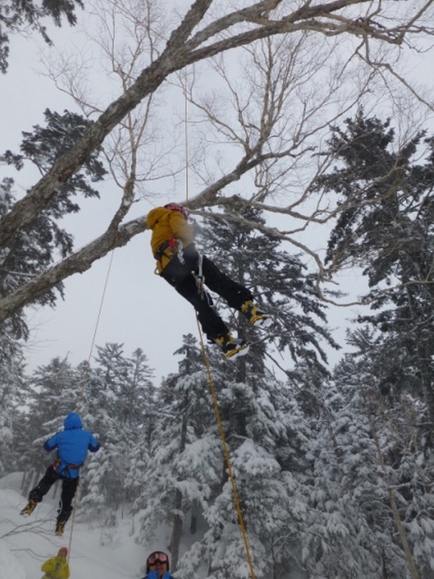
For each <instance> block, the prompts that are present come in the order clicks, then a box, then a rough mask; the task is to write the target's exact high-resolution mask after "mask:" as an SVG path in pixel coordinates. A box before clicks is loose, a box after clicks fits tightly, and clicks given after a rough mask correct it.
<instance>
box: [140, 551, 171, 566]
mask: <svg viewBox="0 0 434 579" xmlns="http://www.w3.org/2000/svg"><path fill="white" fill-rule="evenodd" d="M146 563H147V564H148V565H156V564H157V563H166V565H167V564H168V563H169V557H168V556H167V555H166V553H161V552H158V551H157V552H155V553H151V555H149V557H148V560H147V561H146Z"/></svg>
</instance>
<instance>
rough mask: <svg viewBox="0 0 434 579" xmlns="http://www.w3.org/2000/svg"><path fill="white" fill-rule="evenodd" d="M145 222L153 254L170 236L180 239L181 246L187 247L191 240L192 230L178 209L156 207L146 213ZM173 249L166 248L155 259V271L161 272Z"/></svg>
mask: <svg viewBox="0 0 434 579" xmlns="http://www.w3.org/2000/svg"><path fill="white" fill-rule="evenodd" d="M146 223H147V225H148V227H149V229H151V230H152V237H151V248H152V254H153V255H155V254H156V253H157V251H158V250H159V249H160V247H161V246H162V245H163V243H164V242H166V241H168V240H169V239H170V238H174V239H176V240H181V241H182V246H183V247H187V245H190V243H192V242H193V230H192V228H191V227H190V225H189V224H188V223H187V220H186V219H185V218H184V216H183V215H182V213H181V212H180V211H173V210H172V209H168V208H167V207H156V208H155V209H152V211H150V212H149V213H148V216H147V218H146ZM175 254H176V250H175V251H172V252H171V251H170V249H168V250H167V251H165V252H164V254H163V255H162V256H161V259H160V260H158V261H157V271H158V273H161V272H162V271H163V269H164V268H165V267H166V265H167V264H168V263H169V261H170V260H171V259H172V257H173V256H174V255H175Z"/></svg>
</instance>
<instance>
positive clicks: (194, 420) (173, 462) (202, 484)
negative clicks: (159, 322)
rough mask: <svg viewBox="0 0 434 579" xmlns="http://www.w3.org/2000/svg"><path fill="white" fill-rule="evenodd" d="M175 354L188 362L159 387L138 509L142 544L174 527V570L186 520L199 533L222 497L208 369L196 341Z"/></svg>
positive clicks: (187, 342)
mask: <svg viewBox="0 0 434 579" xmlns="http://www.w3.org/2000/svg"><path fill="white" fill-rule="evenodd" d="M175 353H176V354H179V355H181V356H182V360H181V361H180V363H179V371H178V373H176V374H171V375H169V376H168V377H167V378H166V379H165V380H164V381H163V383H162V385H161V388H159V389H158V394H157V398H156V403H155V414H156V429H155V433H154V436H153V439H152V441H151V448H150V453H149V454H150V456H149V462H148V468H147V470H146V471H145V473H144V476H143V478H142V481H143V487H142V488H144V489H146V492H145V493H143V494H142V497H141V498H140V499H139V500H138V501H137V502H136V506H135V508H136V510H139V509H140V518H141V521H142V527H141V533H140V536H139V540H141V541H143V540H144V541H148V540H150V538H151V537H152V536H154V534H155V530H156V528H158V527H159V526H160V525H162V524H164V523H166V524H168V525H169V528H171V530H172V532H171V537H170V543H171V553H172V567H173V569H176V567H177V562H178V556H179V543H180V539H181V533H182V530H183V523H184V520H185V518H186V517H187V516H189V517H190V530H191V531H194V529H195V526H196V519H197V517H198V514H200V513H201V512H203V511H204V509H205V508H206V506H207V505H208V503H209V501H210V500H211V499H212V498H213V497H214V496H215V494H216V489H217V487H218V485H219V482H220V472H221V448H220V445H219V440H218V437H217V433H216V427H215V426H214V424H215V420H214V418H213V408H212V403H211V401H210V399H209V394H208V379H207V374H206V368H205V367H204V364H203V360H202V355H201V352H200V350H199V349H198V348H197V345H196V340H195V339H194V338H193V337H192V336H191V335H187V336H184V338H183V345H182V347H181V348H180V349H179V350H177V351H176V352H175Z"/></svg>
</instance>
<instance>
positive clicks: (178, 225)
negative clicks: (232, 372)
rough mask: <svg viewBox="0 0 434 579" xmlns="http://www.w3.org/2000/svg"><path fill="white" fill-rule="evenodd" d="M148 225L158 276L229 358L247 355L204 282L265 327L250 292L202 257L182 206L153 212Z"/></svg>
mask: <svg viewBox="0 0 434 579" xmlns="http://www.w3.org/2000/svg"><path fill="white" fill-rule="evenodd" d="M147 225H148V227H149V229H151V230H152V237H151V248H152V254H153V255H154V257H155V259H156V260H157V272H158V274H159V275H161V277H163V278H164V279H165V280H166V281H167V282H168V283H170V285H172V286H173V287H174V288H175V289H176V290H177V292H178V293H180V294H181V295H182V296H183V297H184V298H185V299H186V300H188V301H189V302H190V303H191V304H192V305H193V306H194V308H195V310H196V312H197V315H198V318H199V322H200V324H201V326H202V330H203V331H204V333H205V334H206V335H207V337H208V339H209V340H210V341H211V342H215V343H217V344H218V345H219V346H220V348H221V349H222V351H223V353H224V355H225V356H226V357H227V358H232V359H233V358H235V357H236V356H237V355H244V354H246V353H247V350H248V344H247V343H246V342H245V341H244V340H240V339H235V338H233V337H232V336H231V334H230V332H229V329H228V327H227V326H226V324H225V323H224V321H223V320H222V319H221V317H220V316H219V315H218V314H217V312H216V310H215V309H214V307H213V302H212V298H211V296H210V295H209V293H208V292H207V291H205V289H204V288H203V284H202V282H205V283H206V285H207V286H208V288H209V289H210V290H211V291H213V292H215V293H217V294H218V295H219V296H221V297H222V298H224V299H225V300H226V301H227V302H228V304H229V306H230V307H232V308H234V309H236V310H238V311H240V312H242V313H243V314H244V315H245V316H246V317H247V319H248V320H249V321H250V323H251V324H255V325H258V326H259V325H261V326H263V327H265V326H266V325H268V322H269V321H270V319H269V317H268V316H267V315H266V314H264V313H263V312H261V311H259V310H258V308H257V306H256V305H255V304H254V303H253V295H252V293H251V292H250V290H248V289H247V288H245V287H244V286H242V285H240V284H238V283H236V282H234V281H233V280H232V279H230V278H229V277H228V276H227V275H226V274H224V273H223V272H221V271H220V270H219V269H218V268H217V266H216V265H215V264H214V263H213V262H212V261H211V260H210V259H208V258H207V257H206V256H205V255H199V253H198V252H197V250H196V247H195V244H194V241H193V230H192V228H191V227H190V225H189V224H188V211H187V210H186V209H185V207H183V206H182V205H177V204H176V203H168V204H167V205H165V206H164V207H156V208H155V209H152V211H150V212H149V214H148V216H147Z"/></svg>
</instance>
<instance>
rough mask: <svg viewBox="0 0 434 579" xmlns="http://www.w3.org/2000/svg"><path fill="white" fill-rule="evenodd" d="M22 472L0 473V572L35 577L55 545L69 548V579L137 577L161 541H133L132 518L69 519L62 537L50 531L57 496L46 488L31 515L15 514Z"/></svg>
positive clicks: (13, 578) (5, 578)
mask: <svg viewBox="0 0 434 579" xmlns="http://www.w3.org/2000/svg"><path fill="white" fill-rule="evenodd" d="M20 484H21V475H20V474H14V475H9V476H7V477H5V478H3V479H0V578H1V579H34V578H38V577H42V575H43V573H42V572H41V570H40V569H41V565H42V563H43V562H44V561H45V560H46V559H48V558H49V557H53V556H55V555H56V554H57V552H58V550H59V549H60V547H67V548H68V549H69V550H70V559H69V564H70V569H71V579H89V578H91V579H137V578H138V577H143V576H144V572H143V568H144V564H145V561H146V557H147V555H148V554H149V553H150V552H151V551H153V550H155V549H164V550H166V548H165V546H164V545H162V544H161V541H160V544H158V541H156V543H155V544H151V545H149V546H147V547H143V546H140V545H137V544H136V543H135V542H134V539H133V537H132V533H131V531H132V525H133V518H132V517H131V516H129V517H128V518H126V519H121V520H119V521H118V524H117V526H116V527H114V528H112V527H104V526H103V525H102V524H101V523H99V522H98V521H92V522H86V523H83V522H79V521H77V519H76V520H75V521H74V525H73V532H72V534H71V521H72V517H71V519H70V521H69V522H68V523H67V526H66V531H65V534H64V536H63V537H56V536H55V535H54V524H55V518H56V515H57V503H58V498H56V499H55V498H53V497H52V496H51V493H50V495H49V496H48V497H46V498H45V499H44V501H43V502H42V503H41V504H40V505H38V507H37V508H36V510H35V512H34V513H33V515H32V516H31V517H28V518H25V517H23V516H21V515H20V510H21V509H22V508H23V506H24V505H25V504H26V502H27V501H26V499H25V498H24V497H23V496H22V495H21V491H20Z"/></svg>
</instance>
